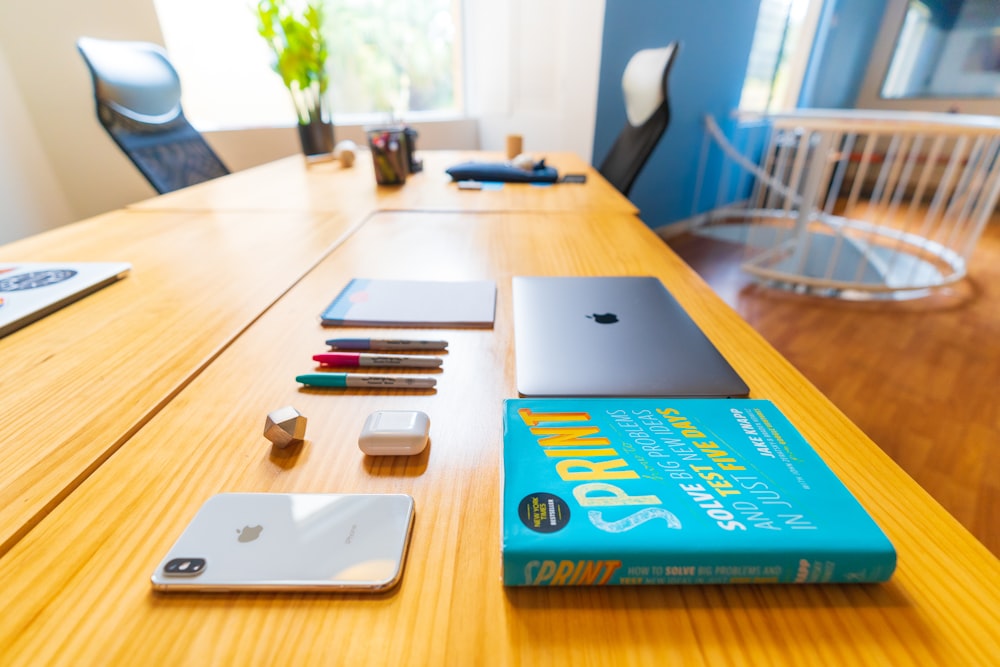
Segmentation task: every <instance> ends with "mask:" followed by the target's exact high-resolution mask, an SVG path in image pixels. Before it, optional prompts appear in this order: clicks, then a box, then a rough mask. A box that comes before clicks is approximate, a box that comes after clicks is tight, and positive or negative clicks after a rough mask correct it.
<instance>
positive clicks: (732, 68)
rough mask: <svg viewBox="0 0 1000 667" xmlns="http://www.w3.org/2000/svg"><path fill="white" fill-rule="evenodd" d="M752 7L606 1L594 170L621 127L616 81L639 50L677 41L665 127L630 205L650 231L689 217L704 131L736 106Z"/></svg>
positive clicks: (743, 0) (698, 1) (744, 1)
mask: <svg viewBox="0 0 1000 667" xmlns="http://www.w3.org/2000/svg"><path fill="white" fill-rule="evenodd" d="M759 4H760V3H759V0H608V3H607V7H606V10H605V17H604V41H603V46H602V52H601V72H600V84H599V88H598V95H597V123H596V130H595V133H594V164H595V165H599V164H600V163H601V161H602V160H603V159H604V156H605V154H606V153H607V152H608V150H609V149H610V148H611V144H612V143H613V142H614V139H615V137H616V136H617V135H618V132H619V131H620V130H621V128H622V127H623V126H624V124H625V106H624V102H623V101H622V90H621V76H622V72H623V71H624V70H625V65H626V63H628V60H629V58H631V57H632V55H633V54H634V53H635V52H636V51H638V50H639V49H645V48H651V47H659V46H665V45H666V44H667V43H669V42H671V41H674V40H680V42H681V48H680V51H679V52H678V55H677V59H676V61H675V62H674V66H673V69H672V70H671V75H670V81H669V93H670V110H671V118H670V126H669V127H668V128H667V132H666V134H665V135H664V136H663V139H662V140H661V141H660V144H659V145H658V146H657V147H656V150H655V151H654V152H653V155H652V156H651V157H650V159H649V162H648V163H647V164H646V167H645V168H644V169H643V171H642V173H640V174H639V178H638V179H637V180H636V182H635V185H634V187H633V188H632V192H631V195H630V199H631V200H632V201H633V202H634V203H635V205H636V206H637V207H638V208H639V211H640V216H641V217H642V219H643V220H644V221H645V222H646V224H648V225H649V226H650V227H658V226H660V225H663V224H666V223H668V222H675V221H677V220H682V219H684V218H686V217H688V216H690V215H691V198H692V195H693V193H694V189H695V185H696V181H697V176H698V173H697V172H698V160H699V156H700V155H701V147H702V140H703V137H704V134H705V133H704V130H703V124H702V118H703V117H704V115H705V114H712V115H714V116H715V117H716V119H717V120H719V122H720V124H722V121H723V120H724V119H726V118H727V117H728V116H729V114H730V113H731V112H732V110H733V109H735V108H736V107H737V106H738V105H739V101H740V91H741V89H742V87H743V77H744V75H745V74H746V66H747V58H748V56H749V54H750V45H751V43H752V42H753V32H754V27H755V24H756V21H757V9H758V5H759Z"/></svg>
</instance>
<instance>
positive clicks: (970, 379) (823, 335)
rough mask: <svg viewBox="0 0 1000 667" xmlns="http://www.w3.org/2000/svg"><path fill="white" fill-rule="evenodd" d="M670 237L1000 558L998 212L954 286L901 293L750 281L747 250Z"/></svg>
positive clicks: (716, 286)
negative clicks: (811, 290)
mask: <svg viewBox="0 0 1000 667" xmlns="http://www.w3.org/2000/svg"><path fill="white" fill-rule="evenodd" d="M668 243H669V245H670V246H671V247H672V248H673V249H674V250H675V251H676V252H677V253H678V254H680V255H681V257H683V258H684V259H685V260H686V261H687V262H688V263H689V264H690V265H691V266H692V267H694V269H695V270H696V271H698V273H699V274H701V276H702V277H703V278H704V279H705V280H706V281H707V282H708V283H709V284H710V285H711V286H712V287H713V289H715V291H716V292H718V293H719V295H720V296H722V297H723V298H724V299H725V300H726V301H727V302H728V303H729V304H730V305H731V306H732V307H733V308H735V309H736V310H737V311H738V312H739V313H740V314H741V315H742V316H743V317H744V319H746V320H747V322H749V323H750V324H751V325H752V326H753V327H754V328H755V329H756V330H757V331H759V332H760V333H761V335H763V336H764V338H766V339H767V340H768V341H769V342H770V343H771V344H772V345H774V347H775V348H777V349H778V350H779V351H780V352H781V353H782V354H783V355H785V357H787V358H788V359H789V361H791V362H792V363H793V364H794V365H795V366H797V367H798V368H799V370H800V371H801V372H802V373H803V374H804V375H805V376H806V377H807V378H809V379H810V380H811V381H812V382H813V384H815V385H816V386H817V387H818V388H819V389H820V390H821V391H822V392H823V393H825V394H826V395H827V396H828V397H829V398H830V399H831V400H832V401H833V402H834V403H835V404H836V405H837V406H838V407H839V408H840V409H841V410H842V411H843V412H844V413H845V414H846V415H847V416H848V417H850V418H851V419H852V420H853V421H854V422H855V423H856V424H857V425H858V426H860V427H861V428H862V430H864V431H865V432H866V433H867V434H868V436H869V437H871V438H872V440H874V441H875V442H876V443H878V444H879V446H881V447H882V449H883V450H884V451H885V452H886V453H888V454H889V455H890V456H891V457H892V458H893V459H894V460H895V461H896V462H897V463H899V465H900V466H902V468H903V469H904V470H906V471H907V472H908V473H909V474H910V475H911V476H912V477H913V478H914V479H916V480H917V481H918V482H919V483H920V484H921V485H922V486H923V487H924V488H925V489H927V491H928V492H929V493H930V494H931V495H932V496H934V498H936V499H937V500H938V502H940V503H941V504H942V505H944V507H945V508H947V509H948V511H949V512H951V513H952V514H953V515H954V516H955V517H956V518H957V519H958V520H959V521H961V522H962V524H964V525H965V526H966V527H967V528H968V529H969V530H970V531H971V532H972V533H973V534H975V535H976V537H978V538H979V539H980V540H981V541H982V542H983V543H984V544H986V546H987V547H988V548H989V549H990V550H991V551H992V552H993V553H994V554H997V555H1000V218H997V219H994V220H992V221H991V222H990V224H989V225H988V226H987V229H986V231H985V233H984V234H983V237H982V238H981V239H980V241H979V243H978V245H977V247H976V250H975V253H974V254H973V257H972V260H971V262H970V265H969V276H970V277H969V278H967V279H966V280H965V281H963V282H962V283H961V284H959V285H956V286H953V287H952V288H950V289H948V290H946V291H944V292H942V293H940V294H935V295H932V296H929V297H926V298H923V299H916V300H911V301H904V302H893V303H884V302H879V303H873V302H863V303H859V302H846V301H839V300H833V299H826V298H821V297H814V296H805V295H798V294H793V293H790V292H786V291H778V290H775V289H771V288H765V287H762V286H758V285H754V284H753V283H752V281H751V280H750V279H749V277H748V276H747V275H745V274H744V273H743V272H742V271H740V269H739V262H740V260H741V257H742V253H743V251H742V248H741V247H739V246H735V245H733V244H729V243H725V242H720V241H714V240H707V239H704V238H699V237H696V236H693V235H691V234H682V235H680V236H677V237H674V238H671V239H668Z"/></svg>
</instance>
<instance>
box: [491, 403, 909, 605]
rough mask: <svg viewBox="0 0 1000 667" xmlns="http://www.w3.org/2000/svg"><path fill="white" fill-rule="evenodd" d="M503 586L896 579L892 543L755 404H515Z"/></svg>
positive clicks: (768, 409)
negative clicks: (892, 577) (893, 577)
mask: <svg viewBox="0 0 1000 667" xmlns="http://www.w3.org/2000/svg"><path fill="white" fill-rule="evenodd" d="M502 502H503V545H502V551H503V582H504V584H505V585H508V586H579V585H597V586H601V585H630V584H727V583H870V582H881V581H886V580H888V579H889V577H890V576H892V573H893V571H894V570H895V567H896V551H895V549H894V548H893V546H892V543H891V542H890V541H889V539H888V538H887V537H886V536H885V534H884V533H883V532H882V530H881V529H880V528H879V527H878V526H877V525H876V524H875V522H874V521H873V520H872V518H871V517H870V516H869V515H868V513H867V512H866V511H865V509H864V508H863V507H862V506H861V505H860V504H859V503H858V501H857V500H856V499H855V498H854V496H852V495H851V493H850V492H849V491H848V490H847V488H846V487H845V486H844V485H843V483H842V482H841V481H840V480H839V479H838V478H837V476H836V475H835V474H834V473H833V471H832V470H830V468H829V467H827V465H826V464H825V463H824V462H823V460H822V459H821V458H820V457H819V455H818V454H817V453H816V452H815V450H813V448H812V447H811V446H810V445H809V443H807V442H806V441H805V439H803V437H802V436H801V434H800V433H799V432H798V431H797V430H796V429H795V427H794V426H792V424H791V423H790V422H789V421H788V419H786V418H785V416H784V415H783V414H782V413H781V412H780V411H779V410H778V408H777V407H776V406H775V405H774V404H773V403H771V402H770V401H767V400H760V399H749V398H742V399H696V398H688V399H684V398H680V399H678V398H662V399H660V398H596V399H594V398H590V399H587V398H584V399H574V398H541V399H510V400H507V401H506V403H505V409H504V431H503V501H502Z"/></svg>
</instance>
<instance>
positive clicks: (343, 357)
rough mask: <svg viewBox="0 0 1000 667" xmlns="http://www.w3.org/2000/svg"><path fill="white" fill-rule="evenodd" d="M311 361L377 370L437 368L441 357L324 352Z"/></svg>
mask: <svg viewBox="0 0 1000 667" xmlns="http://www.w3.org/2000/svg"><path fill="white" fill-rule="evenodd" d="M313 361H318V362H319V363H321V364H323V365H324V366H371V367H378V368H437V367H438V366H440V365H441V357H424V356H415V355H405V354H365V353H364V352H324V353H323V354H314V355H313Z"/></svg>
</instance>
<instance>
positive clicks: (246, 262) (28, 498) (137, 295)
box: [0, 211, 363, 554]
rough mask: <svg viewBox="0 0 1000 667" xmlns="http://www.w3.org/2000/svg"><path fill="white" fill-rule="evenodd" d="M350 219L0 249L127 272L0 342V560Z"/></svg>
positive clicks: (155, 221)
mask: <svg viewBox="0 0 1000 667" xmlns="http://www.w3.org/2000/svg"><path fill="white" fill-rule="evenodd" d="M362 221H363V218H360V219H358V220H354V221H350V220H349V219H348V218H345V217H344V216H341V215H337V214H329V213H325V214H309V213H294V212H288V213H275V212H271V213H248V212H240V213H210V212H201V213H192V212H166V211H161V212H156V211H149V212H128V211H119V212H115V213H110V214H107V215H103V216H100V217H97V218H94V219H91V220H87V221H84V222H80V223H77V224H73V225H68V226H66V227H61V228H59V229H56V230H53V231H51V232H48V233H45V234H41V235H38V236H34V237H31V238H28V239H24V240H22V241H18V242H15V243H11V244H9V245H6V246H3V247H2V248H0V261H11V262H18V261H60V260H66V261H70V260H72V261H128V262H130V263H131V264H132V266H133V268H132V271H131V273H130V275H129V276H128V277H126V278H125V279H124V280H121V281H119V282H117V283H115V284H113V285H111V286H109V287H106V288H104V289H102V290H100V291H98V292H96V293H94V294H91V295H90V296H87V297H85V298H84V299H82V300H80V301H77V302H76V303H73V304H71V305H69V306H67V307H65V308H62V309H61V310H58V311H56V312H55V313H52V314H51V315H48V316H47V317H45V318H43V319H41V320H39V321H37V322H34V323H32V324H30V325H28V326H27V327H25V328H23V329H20V330H18V331H15V332H14V333H12V334H10V335H8V336H6V337H4V338H2V339H0V357H2V359H3V363H0V405H2V406H3V409H2V411H0V451H2V452H3V454H2V461H3V464H2V465H0V554H2V553H4V552H5V551H7V549H9V548H10V547H11V545H12V544H13V543H14V542H16V540H17V539H19V538H20V537H21V536H23V535H24V534H25V533H26V532H27V531H28V530H29V529H30V528H31V527H32V526H33V525H34V524H35V523H36V522H37V521H38V520H39V519H40V518H41V517H42V516H44V515H45V513H46V512H48V511H49V510H51V509H52V507H54V506H55V505H56V504H57V503H58V502H59V501H60V500H61V499H62V498H64V497H65V496H66V495H67V494H68V493H69V492H70V491H72V489H73V488H75V487H76V485H77V484H79V483H80V481H81V480H82V479H84V478H85V477H86V476H87V475H88V474H90V473H91V472H92V471H93V470H94V469H96V468H97V467H98V466H99V465H100V464H101V463H102V462H103V461H104V460H105V459H106V458H107V457H108V456H110V455H111V454H112V453H113V452H114V451H115V449H117V448H118V447H119V446H121V444H122V443H123V442H125V441H126V440H127V439H128V438H129V436H131V435H132V434H133V433H134V432H135V431H137V430H138V429H139V428H140V427H141V426H142V425H143V423H145V422H146V421H147V420H148V419H149V418H150V416H152V415H153V414H155V413H156V412H157V411H158V410H159V409H160V408H162V407H163V406H164V405H165V404H166V403H167V402H168V401H169V400H170V399H171V398H172V397H173V396H174V395H175V394H176V393H177V392H178V391H179V390H180V389H181V388H182V387H183V386H184V385H185V384H186V383H187V382H188V381H190V379H191V378H192V377H194V375H196V374H197V373H198V372H199V371H201V370H202V369H203V368H204V367H205V366H206V365H207V364H208V363H210V362H211V361H212V359H213V358H214V357H215V356H216V355H218V354H219V353H220V352H221V351H222V350H223V349H225V347H226V345H228V344H229V343H230V342H231V341H232V340H233V339H234V338H235V337H236V336H238V335H239V334H240V333H241V332H242V331H243V330H244V329H246V327H248V326H249V325H250V324H251V323H252V322H253V321H254V320H255V318H257V316H259V315H260V314H261V313H262V312H263V311H264V310H265V309H266V308H267V307H268V306H270V305H271V304H272V303H274V301H275V300H277V299H278V298H279V297H280V296H281V295H282V294H283V293H284V292H285V291H286V290H287V289H288V288H289V287H290V286H291V285H292V284H293V283H294V282H295V281H296V280H298V279H299V278H301V277H302V276H303V275H304V274H305V273H306V272H307V271H308V270H309V269H311V268H312V267H313V266H314V265H315V264H316V263H317V262H318V261H319V260H320V259H321V258H322V257H323V256H324V255H325V254H326V253H327V252H328V251H329V249H330V248H331V245H332V244H333V243H334V242H335V241H336V240H337V239H338V238H339V237H340V236H341V235H342V234H345V233H346V232H347V231H349V230H350V227H351V223H352V222H353V224H357V223H358V222H362ZM179 435H180V436H181V437H194V438H197V437H198V436H197V434H196V433H193V432H192V433H188V434H179Z"/></svg>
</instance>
